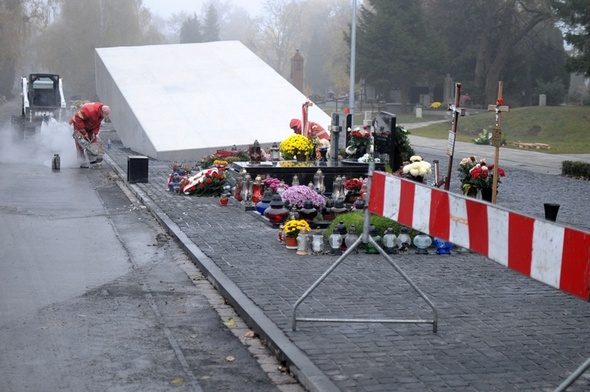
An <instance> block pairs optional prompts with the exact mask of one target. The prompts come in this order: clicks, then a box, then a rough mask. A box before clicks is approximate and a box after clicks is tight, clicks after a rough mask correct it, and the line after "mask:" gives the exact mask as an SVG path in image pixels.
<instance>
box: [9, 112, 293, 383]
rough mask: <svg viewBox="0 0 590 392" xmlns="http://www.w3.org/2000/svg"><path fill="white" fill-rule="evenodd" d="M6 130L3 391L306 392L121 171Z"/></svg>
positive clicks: (68, 148) (64, 147)
mask: <svg viewBox="0 0 590 392" xmlns="http://www.w3.org/2000/svg"><path fill="white" fill-rule="evenodd" d="M4 109H5V110H4V111H3V114H4V115H6V114H7V113H9V112H10V110H8V109H7V108H6V107H4ZM3 120H4V121H3V124H4V127H2V128H1V133H0V136H1V137H0V184H2V186H0V222H2V224H0V391H7V392H8V391H10V392H20V391H106V390H110V391H123V390H125V391H170V390H174V391H220V390H239V391H278V390H283V391H298V390H301V388H300V387H299V386H298V385H297V384H296V383H295V381H294V380H293V378H291V377H290V376H289V375H288V374H287V373H282V372H281V370H280V369H279V367H280V364H279V363H278V362H277V361H276V359H274V358H273V357H271V356H269V355H268V353H267V352H266V350H265V348H264V346H263V344H262V343H261V342H260V341H259V339H257V338H248V337H246V336H245V335H246V333H247V332H248V329H247V328H246V326H245V324H244V323H243V322H242V321H241V320H240V319H239V318H238V317H237V316H236V315H235V313H234V312H233V310H232V309H231V307H229V306H228V305H226V304H225V303H224V300H223V298H221V297H220V296H219V295H218V294H217V292H216V291H215V289H213V287H212V286H211V284H210V283H209V282H208V281H207V280H205V279H203V277H202V275H201V274H200V273H199V271H198V270H197V269H196V267H195V266H194V264H193V263H192V262H191V261H190V260H189V259H188V257H187V255H186V254H185V252H184V251H183V250H182V249H181V248H180V247H179V246H178V244H177V243H176V242H175V241H174V240H172V239H171V238H170V237H169V236H168V235H167V234H166V232H165V231H164V229H163V228H162V227H161V226H160V225H159V224H158V223H157V222H156V221H155V219H154V218H153V216H152V215H151V214H150V213H149V212H148V211H147V210H146V209H145V207H143V206H142V205H141V204H140V203H139V202H138V201H137V200H136V199H135V198H134V197H133V195H131V193H130V192H129V191H128V190H127V189H126V187H125V185H124V184H123V183H122V181H121V180H120V178H119V177H118V176H117V175H116V174H115V173H114V172H113V171H112V169H111V168H110V167H109V166H108V165H104V167H103V168H101V169H97V170H83V169H79V168H74V167H69V168H68V167H67V162H64V163H66V166H64V167H62V169H61V170H60V171H55V172H54V171H52V170H51V165H50V163H51V157H52V154H51V153H52V152H53V150H52V151H49V149H48V147H47V146H43V145H38V144H37V142H36V141H34V140H29V141H25V142H24V143H23V144H14V143H13V142H12V141H11V138H10V134H9V132H10V129H9V128H7V126H6V116H3ZM66 139H67V138H66ZM56 140H57V139H56ZM67 143H68V144H67V145H66V144H64V145H62V146H52V147H51V148H53V149H55V148H58V149H59V148H63V149H65V150H68V151H69V150H70V149H72V150H73V144H71V139H67ZM59 151H61V150H59ZM63 154H64V158H66V159H65V161H67V154H66V153H65V151H64V153H63ZM242 342H244V344H243V343H242ZM263 367H264V370H263ZM265 370H266V371H265ZM277 384H281V385H280V386H277Z"/></svg>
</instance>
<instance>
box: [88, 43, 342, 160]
mask: <svg viewBox="0 0 590 392" xmlns="http://www.w3.org/2000/svg"><path fill="white" fill-rule="evenodd" d="M96 91H97V95H98V97H99V99H100V101H101V102H103V103H105V104H107V105H109V106H110V107H111V114H110V118H111V121H112V122H113V124H114V126H115V128H116V130H117V134H118V135H119V137H120V138H121V141H122V142H123V145H124V146H125V147H127V148H130V149H132V150H134V151H136V152H139V153H141V154H144V155H147V156H149V157H152V158H156V159H160V160H178V161H181V160H198V159H200V158H201V157H203V156H205V155H207V154H210V153H213V152H215V151H216V150H217V149H219V148H227V147H231V146H233V145H236V146H238V147H241V148H246V147H247V146H249V145H251V144H252V143H253V142H254V140H258V141H259V142H260V144H261V145H263V146H267V145H270V144H272V143H273V142H280V141H282V140H283V139H285V138H286V137H288V136H290V135H292V134H293V131H292V130H291V129H290V128H289V122H290V120H291V119H292V118H299V119H301V118H302V105H303V103H304V102H305V101H306V100H307V98H306V97H305V96H304V95H303V94H302V93H301V92H299V90H297V89H296V88H295V87H293V86H292V85H291V84H290V83H289V82H288V81H287V80H286V79H284V78H283V77H282V76H281V75H279V74H278V73H277V72H276V71H274V70H273V69H272V68H271V67H270V66H269V65H267V64H266V63H265V62H264V61H263V60H261V59H260V58H259V57H258V56H256V55H255V54H254V53H253V52H252V51H250V50H249V49H248V48H247V47H246V46H244V45H243V44H242V43H240V42H239V41H220V42H210V43H200V44H177V45H151V46H133V47H114V48H99V49H96ZM309 120H310V121H314V122H317V123H318V124H320V125H322V126H323V127H324V128H326V129H327V128H328V126H329V124H330V117H329V116H328V115H327V114H325V113H324V112H323V111H322V110H321V109H320V108H318V107H317V106H315V105H313V106H312V107H311V108H309Z"/></svg>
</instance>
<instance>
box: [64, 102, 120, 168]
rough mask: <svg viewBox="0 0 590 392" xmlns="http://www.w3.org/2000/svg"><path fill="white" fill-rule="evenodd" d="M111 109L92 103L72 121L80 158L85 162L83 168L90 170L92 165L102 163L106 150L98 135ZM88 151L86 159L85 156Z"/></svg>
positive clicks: (76, 114) (78, 112)
mask: <svg viewBox="0 0 590 392" xmlns="http://www.w3.org/2000/svg"><path fill="white" fill-rule="evenodd" d="M110 112H111V108H109V107H108V106H107V105H103V104H102V103H100V102H90V103H87V104H85V105H83V106H82V107H81V108H80V109H78V111H77V112H76V113H75V114H74V116H73V117H72V118H71V119H70V124H72V125H73V127H74V133H73V135H72V136H73V137H74V140H75V141H76V150H77V152H78V158H79V159H81V160H83V161H85V162H84V163H82V165H81V166H80V167H81V168H86V169H87V168H89V167H90V164H95V163H99V162H102V155H103V153H104V149H103V147H102V146H101V144H100V142H99V139H98V133H99V132H100V125H101V124H102V121H103V120H104V119H105V118H106V117H107V116H108V115H109V113H110ZM84 151H86V156H87V157H88V160H87V161H86V157H85V155H84Z"/></svg>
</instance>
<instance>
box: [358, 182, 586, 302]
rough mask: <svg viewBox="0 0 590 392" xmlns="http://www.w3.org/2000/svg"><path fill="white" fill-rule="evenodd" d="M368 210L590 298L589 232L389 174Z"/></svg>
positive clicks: (376, 184)
mask: <svg viewBox="0 0 590 392" xmlns="http://www.w3.org/2000/svg"><path fill="white" fill-rule="evenodd" d="M368 208H369V211H370V212H372V213H373V214H377V215H381V216H384V217H386V218H390V219H392V220H394V221H396V222H399V223H400V224H402V225H406V226H408V227H412V228H414V229H416V230H418V231H422V232H424V233H426V234H428V235H430V236H433V237H438V238H442V239H444V240H446V241H450V242H452V243H453V244H455V245H458V246H461V247H464V248H467V249H471V250H473V251H474V252H477V253H480V254H482V255H484V256H486V257H488V258H490V259H492V260H494V261H496V262H498V263H500V264H502V265H504V266H506V267H508V268H511V269H513V270H515V271H518V272H520V273H522V274H524V275H526V276H529V277H531V278H533V279H536V280H539V281H541V282H543V283H546V284H548V285H550V286H553V287H555V288H558V289H560V290H563V291H565V292H567V293H570V294H573V295H575V296H578V297H580V298H583V299H585V300H589V299H590V233H588V232H583V231H580V230H576V229H572V228H568V227H564V226H561V225H559V224H556V223H554V222H550V221H546V220H543V219H535V218H532V217H529V216H525V215H522V214H518V213H515V212H512V211H509V210H506V209H503V208H500V207H498V206H496V205H493V204H490V203H487V202H484V201H481V200H477V199H474V198H469V197H465V196H463V195H458V194H453V193H450V192H448V191H444V190H440V189H437V188H431V187H428V186H425V185H421V184H418V183H416V182H413V181H409V180H406V179H404V178H400V177H396V176H393V175H391V174H388V173H384V172H375V173H374V174H373V179H372V185H371V191H370V199H369V207H368Z"/></svg>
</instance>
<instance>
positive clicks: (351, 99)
mask: <svg viewBox="0 0 590 392" xmlns="http://www.w3.org/2000/svg"><path fill="white" fill-rule="evenodd" d="M355 63H356V0H352V32H351V34H350V88H349V90H348V108H349V109H350V115H351V120H352V121H351V125H352V127H353V128H354V81H355Z"/></svg>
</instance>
